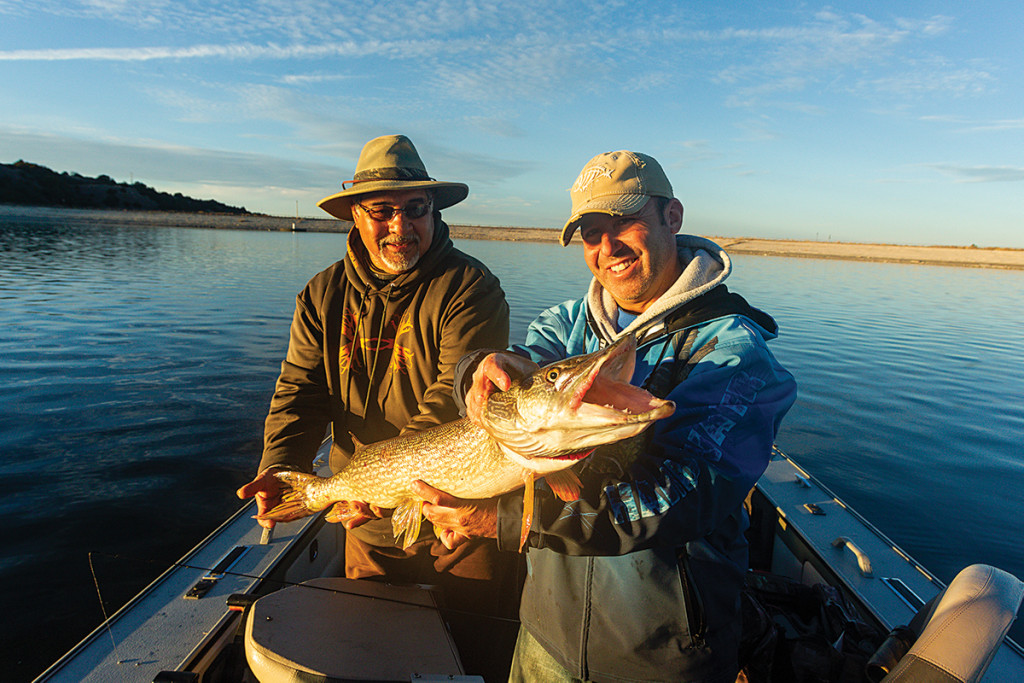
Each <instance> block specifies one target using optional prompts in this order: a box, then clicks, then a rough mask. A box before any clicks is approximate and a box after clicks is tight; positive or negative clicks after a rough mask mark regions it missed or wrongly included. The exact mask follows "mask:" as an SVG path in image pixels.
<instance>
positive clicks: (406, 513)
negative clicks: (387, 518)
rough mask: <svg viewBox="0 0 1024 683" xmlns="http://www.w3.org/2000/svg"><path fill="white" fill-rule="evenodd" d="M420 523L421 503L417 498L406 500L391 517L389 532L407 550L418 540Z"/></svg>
mask: <svg viewBox="0 0 1024 683" xmlns="http://www.w3.org/2000/svg"><path fill="white" fill-rule="evenodd" d="M422 522H423V501H422V500H420V499H419V498H406V499H405V500H403V501H402V502H401V503H399V504H398V507H396V508H395V512H394V514H393V515H391V530H392V531H393V532H394V534H395V538H396V539H398V540H399V541H401V543H402V547H403V548H408V547H409V546H411V545H412V544H413V542H415V540H416V539H417V538H419V535H420V524H421V523H422Z"/></svg>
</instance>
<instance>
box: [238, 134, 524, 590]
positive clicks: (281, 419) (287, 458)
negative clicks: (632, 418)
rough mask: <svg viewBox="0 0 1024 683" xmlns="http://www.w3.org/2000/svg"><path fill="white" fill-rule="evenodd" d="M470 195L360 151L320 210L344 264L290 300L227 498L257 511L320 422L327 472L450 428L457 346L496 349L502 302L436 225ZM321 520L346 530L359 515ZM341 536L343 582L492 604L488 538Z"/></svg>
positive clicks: (400, 156) (300, 459) (310, 445)
mask: <svg viewBox="0 0 1024 683" xmlns="http://www.w3.org/2000/svg"><path fill="white" fill-rule="evenodd" d="M468 194H469V188H468V187H467V186H466V185H465V184H463V183H456V182H444V181H438V180H435V179H433V178H431V177H430V176H429V175H428V174H427V170H426V167H425V166H424V164H423V161H422V160H421V159H420V156H419V154H418V153H417V151H416V148H415V147H414V146H413V144H412V142H411V141H410V140H409V138H407V137H405V136H404V135H387V136H383V137H379V138H376V139H373V140H371V141H370V142H368V143H366V145H365V146H364V147H363V150H362V153H361V154H360V156H359V161H358V163H357V165H356V172H355V175H354V176H353V178H352V180H350V181H346V182H344V183H343V184H342V191H341V192H338V193H337V194H333V195H331V196H329V197H327V198H325V199H323V200H322V201H321V202H320V204H319V205H320V206H321V207H322V208H323V209H324V210H325V211H326V212H327V213H329V214H331V215H332V216H335V217H337V218H340V219H343V220H351V221H353V222H354V225H353V227H352V229H351V230H350V231H349V234H348V252H347V254H346V255H345V258H344V259H343V260H341V261H339V262H337V263H335V264H334V265H332V266H330V267H329V268H327V269H326V270H324V271H323V272H321V273H319V274H318V275H316V276H315V277H314V278H313V279H312V280H310V281H309V283H308V284H307V285H306V287H305V288H304V289H303V290H302V292H301V293H300V294H299V295H298V298H297V305H296V308H295V316H294V319H293V321H292V326H291V339H290V342H289V346H288V354H287V357H286V359H285V361H284V363H283V364H282V367H281V374H280V377H279V378H278V381H277V389H276V391H275V393H274V397H273V399H272V401H271V405H270V413H269V415H268V417H267V420H266V430H265V442H264V451H263V459H262V461H261V462H260V466H259V473H260V474H259V475H258V476H257V477H256V479H254V480H253V481H252V482H250V483H249V484H247V485H246V486H244V487H242V489H240V490H239V495H240V496H242V497H248V496H252V495H256V497H257V503H258V508H259V511H260V512H263V511H265V510H267V509H269V508H270V507H272V506H273V505H275V504H276V503H278V502H279V501H280V494H279V490H278V487H277V480H276V479H274V478H273V476H271V473H272V472H273V471H274V470H275V469H280V468H284V469H297V470H304V471H309V470H310V462H311V461H312V459H313V456H314V454H315V452H316V450H317V448H318V446H319V445H320V442H321V440H322V438H323V434H324V431H325V428H326V427H327V426H328V425H329V426H330V427H331V432H332V435H333V438H334V444H333V446H332V449H331V467H332V469H333V470H334V471H337V470H339V469H340V468H341V467H343V466H344V465H345V464H346V463H348V461H349V459H350V458H351V456H352V453H353V451H354V448H355V445H356V444H357V443H364V444H368V443H373V442H376V441H380V440H382V439H387V438H391V437H394V436H397V435H398V434H401V433H405V432H409V431H415V430H422V429H426V428H428V427H432V426H434V425H438V424H442V423H445V422H449V421H451V420H454V419H457V418H458V417H459V412H458V409H457V408H456V406H455V403H454V400H453V398H452V381H453V377H454V369H455V364H456V362H457V361H458V360H459V358H461V357H462V355H463V354H465V353H466V352H468V351H471V350H474V349H478V348H504V347H505V346H506V345H507V343H508V305H507V303H506V302H505V295H504V292H502V290H501V286H500V284H499V282H498V279H497V278H496V277H495V276H494V275H493V274H492V273H491V272H490V271H489V270H488V269H487V267H486V266H484V264H482V263H480V262H479V261H477V260H476V259H474V258H472V257H470V256H468V255H466V254H464V253H462V252H461V251H459V250H457V249H456V248H455V247H454V245H453V244H452V241H451V239H450V237H449V232H448V226H447V225H446V224H445V223H444V222H443V221H442V220H441V214H440V211H441V210H442V209H445V208H447V207H449V206H452V205H453V204H457V203H458V202H460V201H462V200H463V199H465V198H466V196H467V195H468ZM360 509H361V510H362V511H363V512H364V513H365V512H366V508H365V506H363V507H362V508H360ZM329 518H330V517H329ZM332 521H346V522H347V523H346V526H353V527H355V526H356V523H357V522H363V521H365V514H363V515H361V516H360V515H356V516H355V517H354V518H347V519H346V518H336V519H332ZM262 523H263V524H264V525H265V526H272V525H273V522H269V521H266V522H262ZM346 536H347V540H346V550H345V554H346V574H347V575H348V576H349V578H363V577H371V576H385V577H387V578H388V580H390V581H394V582H412V583H428V584H441V585H442V586H445V585H447V586H453V585H454V586H457V588H456V589H455V591H454V592H455V593H457V595H459V596H465V597H466V598H467V599H469V598H470V597H473V598H474V599H476V596H481V597H479V600H481V601H485V600H486V599H490V600H492V601H493V600H495V599H496V596H499V595H500V591H498V590H496V589H495V587H494V586H493V585H490V584H489V583H488V581H490V580H491V579H492V578H493V577H495V569H494V567H495V563H496V557H497V555H498V553H497V549H496V545H495V544H494V542H493V541H489V542H487V543H481V544H479V545H477V546H475V547H473V548H470V549H469V550H468V552H458V551H456V552H450V551H448V550H447V549H446V548H444V547H443V546H442V545H441V544H440V543H439V542H438V541H437V540H436V539H434V537H433V534H432V531H431V530H430V527H429V526H427V525H424V527H423V533H422V534H421V536H420V540H419V541H417V542H416V543H414V544H413V545H412V546H411V547H409V548H407V549H404V550H403V549H402V548H401V547H399V546H398V545H397V544H396V541H395V538H394V536H393V534H392V531H391V520H390V519H389V518H388V519H372V520H371V521H369V522H366V523H365V524H362V525H361V526H358V528H353V529H351V530H350V531H349V532H348V533H347V534H346ZM447 592H448V593H449V594H450V595H449V598H453V595H451V594H452V593H453V591H452V590H449V591H447ZM513 600H514V598H513ZM475 607H476V608H477V609H481V608H482V609H486V608H487V605H486V604H479V605H475Z"/></svg>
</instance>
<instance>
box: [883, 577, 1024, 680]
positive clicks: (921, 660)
mask: <svg viewBox="0 0 1024 683" xmlns="http://www.w3.org/2000/svg"><path fill="white" fill-rule="evenodd" d="M1022 597H1024V583H1022V582H1021V581H1020V580H1018V579H1017V578H1016V577H1015V576H1013V575H1012V574H1008V573H1007V572H1004V571H1002V570H1001V569H996V568H995V567H990V566H987V565H982V564H975V565H971V566H970V567H967V568H966V569H964V570H963V571H961V572H960V573H959V574H957V575H956V577H955V578H954V579H953V581H952V582H951V583H950V584H949V586H948V587H947V588H946V590H945V591H943V592H942V593H941V594H940V595H939V599H938V600H936V601H935V602H934V603H933V608H932V611H931V614H926V615H925V616H926V617H927V621H925V623H924V628H923V630H922V631H921V635H920V636H919V637H918V639H917V641H916V642H915V643H914V645H913V647H911V648H910V650H909V651H908V652H907V654H906V655H904V656H903V658H902V659H900V661H899V663H898V664H897V665H896V667H895V668H894V669H893V670H892V671H891V672H889V675H887V676H886V677H885V678H884V679H882V683H919V682H921V683H923V682H924V681H928V682H929V683H946V682H948V683H976V682H977V681H980V680H981V677H982V676H983V675H984V674H985V670H986V669H988V665H989V664H990V663H991V662H992V658H993V657H994V656H995V653H996V650H998V649H999V646H1000V645H1001V644H1002V642H1003V638H1004V637H1005V636H1006V632H1007V631H1008V630H1009V629H1010V624H1012V623H1013V620H1014V617H1015V616H1016V614H1017V609H1018V608H1019V607H1020V603H1021V598H1022Z"/></svg>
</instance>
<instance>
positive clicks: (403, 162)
mask: <svg viewBox="0 0 1024 683" xmlns="http://www.w3.org/2000/svg"><path fill="white" fill-rule="evenodd" d="M349 183H351V186H350V187H346V185H348V184H349ZM341 187H342V190H341V192H339V193H337V194H332V195H331V196H330V197H325V198H324V199H321V200H320V201H319V202H317V206H319V207H320V208H321V209H323V210H324V211H326V212H327V213H329V214H331V215H332V216H334V217H335V218H340V219H342V220H346V221H350V220H352V202H353V201H354V199H355V198H356V197H359V196H360V195H364V194H369V193H370V192H388V191H391V192H393V191H402V192H404V191H406V190H419V189H424V190H431V191H432V192H433V194H434V210H436V211H440V210H441V209H447V208H448V207H449V206H452V205H454V204H458V203H459V202H461V201H462V200H463V199H465V198H466V197H467V196H469V186H468V185H466V184H465V183H450V182H444V181H441V180H434V179H433V178H431V177H430V176H429V175H428V174H427V167H426V166H424V165H423V160H422V159H420V155H419V153H418V152H417V151H416V148H415V147H414V146H413V144H412V141H411V140H410V139H409V138H407V137H405V136H404V135H384V136H381V137H379V138H374V139H373V140H370V141H369V142H367V143H366V144H365V145H364V146H363V151H362V152H361V153H360V154H359V161H358V162H357V163H356V172H355V175H354V176H353V177H352V180H346V181H345V182H343V183H342V184H341Z"/></svg>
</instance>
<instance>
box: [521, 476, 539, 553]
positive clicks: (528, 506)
mask: <svg viewBox="0 0 1024 683" xmlns="http://www.w3.org/2000/svg"><path fill="white" fill-rule="evenodd" d="M534 477H535V474H534V472H533V471H532V470H529V471H527V472H526V474H524V475H523V526H522V529H521V530H520V532H519V552H523V547H524V546H525V545H526V539H527V538H528V537H529V535H530V525H531V524H533V479H534Z"/></svg>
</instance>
